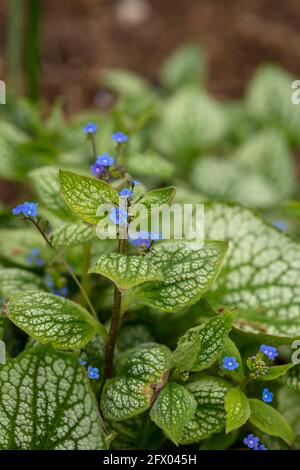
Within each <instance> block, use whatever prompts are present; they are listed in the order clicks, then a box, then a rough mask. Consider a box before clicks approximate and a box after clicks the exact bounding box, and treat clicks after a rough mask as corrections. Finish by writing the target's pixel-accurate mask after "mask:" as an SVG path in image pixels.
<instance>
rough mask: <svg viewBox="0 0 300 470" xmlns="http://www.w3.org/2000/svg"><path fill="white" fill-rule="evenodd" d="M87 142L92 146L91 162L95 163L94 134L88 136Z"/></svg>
mask: <svg viewBox="0 0 300 470" xmlns="http://www.w3.org/2000/svg"><path fill="white" fill-rule="evenodd" d="M89 140H90V141H91V146H92V156H93V162H95V161H96V160H97V148H96V141H95V136H94V134H91V135H89Z"/></svg>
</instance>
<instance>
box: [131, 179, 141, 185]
mask: <svg viewBox="0 0 300 470" xmlns="http://www.w3.org/2000/svg"><path fill="white" fill-rule="evenodd" d="M131 184H132V186H138V185H139V184H141V182H140V181H138V180H132V181H131Z"/></svg>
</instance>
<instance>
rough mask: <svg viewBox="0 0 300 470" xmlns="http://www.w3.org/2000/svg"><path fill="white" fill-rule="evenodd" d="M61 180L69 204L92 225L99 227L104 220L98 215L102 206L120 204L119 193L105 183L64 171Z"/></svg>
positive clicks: (60, 173)
mask: <svg viewBox="0 0 300 470" xmlns="http://www.w3.org/2000/svg"><path fill="white" fill-rule="evenodd" d="M59 180H60V184H61V189H62V192H63V195H64V197H65V200H66V202H67V204H68V205H69V206H70V208H71V209H72V210H73V211H74V212H76V214H77V215H78V216H79V217H81V219H83V220H85V221H86V222H89V223H90V224H93V225H97V223H98V222H99V220H101V218H103V216H100V215H97V211H98V208H99V206H100V204H106V203H110V204H118V202H119V195H118V192H117V191H116V190H115V189H114V188H113V187H112V186H111V185H110V184H108V183H106V182H105V181H102V180H97V179H96V178H90V177H88V176H82V175H77V174H76V173H72V172H71V171H63V170H61V171H60V172H59Z"/></svg>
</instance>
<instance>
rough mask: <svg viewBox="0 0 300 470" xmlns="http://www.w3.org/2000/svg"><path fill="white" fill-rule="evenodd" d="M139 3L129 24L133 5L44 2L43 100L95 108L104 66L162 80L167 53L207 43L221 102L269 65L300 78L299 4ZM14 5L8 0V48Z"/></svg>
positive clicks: (231, 0)
mask: <svg viewBox="0 0 300 470" xmlns="http://www.w3.org/2000/svg"><path fill="white" fill-rule="evenodd" d="M135 1H136V3H137V1H138V0H135ZM139 1H140V2H142V3H143V5H144V6H145V5H146V8H144V11H142V14H141V18H140V19H137V20H136V21H134V19H133V20H132V15H131V21H129V20H130V18H129V20H128V16H130V14H131V13H130V12H131V8H130V5H129V4H130V2H131V4H132V2H133V0H63V1H62V0H51V1H49V0H41V2H42V8H43V50H42V58H41V59H42V85H41V88H42V90H41V91H42V95H43V96H44V97H46V98H48V99H50V100H52V99H54V98H55V97H57V96H58V95H60V96H62V97H63V99H64V102H65V104H66V109H67V110H68V111H69V112H73V111H77V110H78V109H82V108H83V107H86V106H90V105H93V104H94V103H95V95H96V93H97V91H98V90H99V82H100V77H101V72H102V71H103V69H104V68H106V67H125V68H128V69H130V70H133V71H136V72H139V73H141V74H142V75H144V76H146V77H148V78H149V79H150V80H152V81H156V80H157V78H158V70H159V67H160V65H161V64H162V62H163V61H164V59H165V58H166V57H167V55H168V54H169V53H170V52H171V51H172V50H173V49H174V48H176V46H178V45H180V44H182V43H183V42H187V41H195V42H197V43H199V44H201V45H203V47H204V50H205V53H206V55H207V60H208V65H209V76H208V79H207V86H208V88H209V90H210V91H211V92H212V93H213V94H214V95H215V96H217V97H219V98H227V97H237V96H240V95H241V94H242V93H243V91H244V88H245V85H246V83H247V81H248V80H249V78H250V77H251V75H252V73H253V71H254V70H255V68H256V67H257V65H259V64H260V63H262V62H265V61H274V62H276V63H279V64H281V65H282V66H283V67H285V68H286V69H288V70H289V71H291V72H292V73H294V74H295V75H296V76H298V77H300V2H299V0H284V1H282V2H279V1H278V0H187V1H182V0H139ZM125 2H127V6H126V7H125V8H124V4H125ZM7 4H8V0H1V5H0V47H1V49H2V50H3V41H4V34H3V31H4V27H3V26H4V22H5V13H6V11H7ZM122 5H123V7H122ZM128 5H129V6H128ZM143 16H144V18H143ZM1 31H2V33H1ZM1 65H2V67H3V54H2V60H0V70H1V68H2V67H1Z"/></svg>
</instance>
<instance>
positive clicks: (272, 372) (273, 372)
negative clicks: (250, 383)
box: [255, 364, 294, 381]
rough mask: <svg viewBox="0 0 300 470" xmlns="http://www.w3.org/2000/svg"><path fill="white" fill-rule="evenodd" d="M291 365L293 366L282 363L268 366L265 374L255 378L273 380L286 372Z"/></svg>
mask: <svg viewBox="0 0 300 470" xmlns="http://www.w3.org/2000/svg"><path fill="white" fill-rule="evenodd" d="M291 367H294V364H284V365H283V366H272V367H269V369H268V372H267V373H266V374H265V375H261V376H259V377H257V378H256V379H255V380H262V381H265V380H266V381H268V380H275V379H278V378H279V377H281V376H282V375H284V374H286V373H287V371H288V370H289V369H291Z"/></svg>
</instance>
